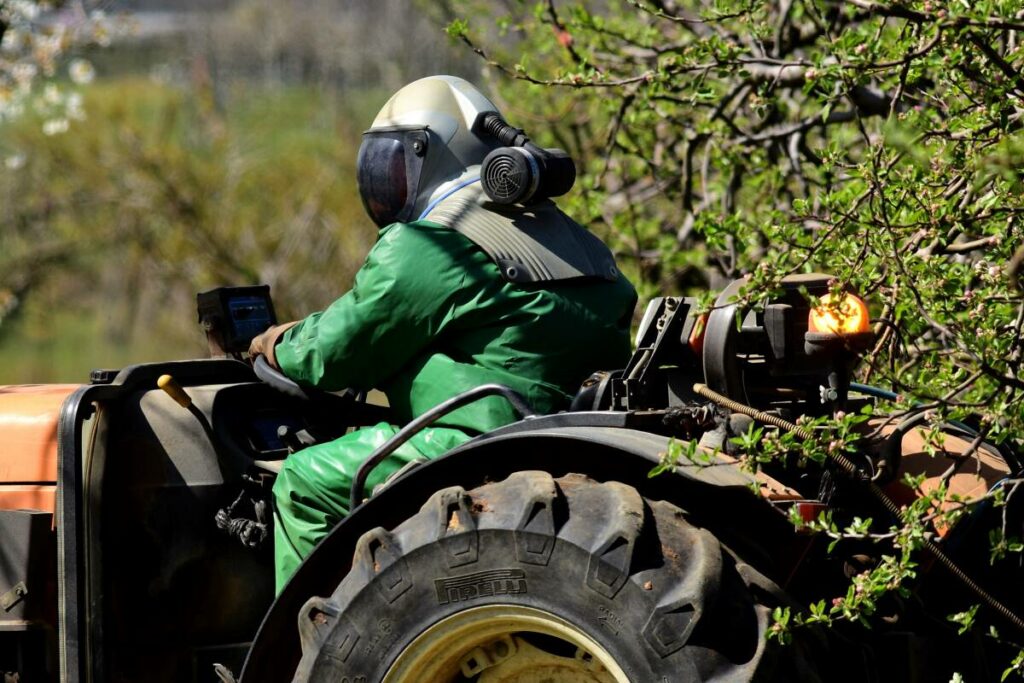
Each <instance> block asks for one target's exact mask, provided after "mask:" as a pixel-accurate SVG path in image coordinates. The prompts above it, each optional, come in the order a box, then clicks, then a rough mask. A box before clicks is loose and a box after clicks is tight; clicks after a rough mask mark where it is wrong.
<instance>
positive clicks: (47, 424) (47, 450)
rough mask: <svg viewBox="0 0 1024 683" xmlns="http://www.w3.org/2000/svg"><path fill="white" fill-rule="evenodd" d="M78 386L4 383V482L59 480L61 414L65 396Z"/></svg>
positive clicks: (0, 396)
mask: <svg viewBox="0 0 1024 683" xmlns="http://www.w3.org/2000/svg"><path fill="white" fill-rule="evenodd" d="M77 388H78V385H77V384H34V385H29V386H13V387H0V486H2V485H3V484H4V483H18V484H28V483H32V482H55V481H57V418H58V416H59V415H60V407H61V404H62V403H64V399H65V398H67V397H68V395H69V394H70V393H71V392H73V391H74V390H75V389H77ZM0 507H3V506H2V505H0Z"/></svg>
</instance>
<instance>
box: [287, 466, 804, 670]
mask: <svg viewBox="0 0 1024 683" xmlns="http://www.w3.org/2000/svg"><path fill="white" fill-rule="evenodd" d="M485 572H489V573H488V574H485ZM495 572H498V573H502V574H501V575H502V576H505V577H511V579H510V582H509V583H506V584H502V586H504V588H511V589H512V590H487V589H484V588H482V586H485V585H487V581H488V580H489V577H495V576H498V574H497V573H495ZM474 577H478V578H479V580H478V581H477V578H474ZM452 579H458V580H459V583H460V585H461V586H463V587H464V590H463V592H462V593H459V592H458V591H457V590H456V591H453V590H448V588H449V587H450V585H451V584H450V581H451V580H452ZM466 586H468V588H465V587H466ZM502 593H503V594H502ZM784 601H785V597H784V596H783V595H782V591H780V590H779V589H778V588H777V587H776V586H775V585H774V584H772V583H771V582H770V581H768V580H767V579H766V578H764V577H763V576H762V575H760V574H758V573H757V572H755V571H754V570H753V569H752V568H751V567H749V566H747V565H745V564H743V563H742V562H740V561H738V560H737V559H736V558H735V557H733V555H732V554H731V553H730V552H728V551H727V550H726V549H724V548H723V546H722V545H721V544H720V543H719V542H718V540H717V539H716V538H715V536H714V535H713V534H711V533H710V532H708V531H707V530H705V529H701V528H697V527H695V526H693V525H692V524H690V523H689V522H688V521H687V519H686V515H685V513H684V512H683V511H682V510H680V509H679V508H678V507H676V506H674V505H672V504H670V503H666V502H655V501H648V500H644V499H643V498H642V497H641V496H640V495H639V494H638V493H637V491H636V489H634V488H632V487H630V486H627V485H625V484H621V483H618V482H606V483H597V482H595V481H593V480H591V479H588V478H586V477H583V476H580V475H568V476H565V477H561V478H559V479H553V478H552V477H551V476H550V475H549V474H547V473H545V472H518V473H515V474H513V475H512V476H510V477H508V478H507V479H505V480H504V481H501V482H498V483H491V484H486V485H484V486H480V487H478V488H476V489H473V490H471V491H468V492H467V491H465V490H464V489H462V488H461V487H452V488H447V489H444V490H442V491H438V492H437V493H436V494H434V495H433V496H432V497H431V498H430V500H429V501H428V502H427V503H426V504H425V505H424V506H423V508H422V509H421V510H420V512H419V513H418V514H416V515H414V516H413V517H411V518H410V519H408V520H406V521H405V522H404V523H402V524H401V525H400V526H399V527H398V528H396V529H395V530H394V531H392V532H388V531H385V530H384V529H381V528H377V529H374V530H373V531H370V532H368V533H367V534H365V535H364V536H363V537H362V538H361V539H360V541H359V544H358V546H357V548H356V551H355V556H354V559H353V564H352V570H351V571H350V573H349V574H348V576H347V577H346V578H345V579H344V580H343V581H342V582H341V584H340V585H339V586H338V588H337V590H335V592H334V594H333V595H332V596H331V597H329V598H314V599H312V600H310V601H309V602H308V603H307V604H306V606H305V607H304V608H303V610H302V613H301V614H300V615H299V629H300V634H301V638H302V646H303V657H302V662H301V664H300V666H299V669H298V671H297V673H296V677H295V680H296V681H301V682H306V681H309V682H321V681H323V682H327V681H330V682H332V683H338V682H339V681H347V682H350V683H355V682H357V681H358V682H363V683H371V682H374V681H380V680H382V678H383V677H384V674H385V673H386V672H387V671H388V668H389V667H390V666H391V664H392V663H393V662H394V661H395V659H396V657H397V656H398V655H399V653H401V652H402V650H403V648H405V647H407V646H408V644H409V643H410V642H411V641H412V639H413V638H415V637H416V636H417V635H418V634H420V633H422V632H423V631H424V630H425V629H426V628H428V627H429V626H430V625H431V624H434V623H436V622H437V621H439V620H441V619H442V618H444V617H447V616H449V615H451V614H453V613H455V612H458V611H459V610H461V609H464V608H467V607H474V606H477V605H484V604H515V605H525V606H530V607H534V608H538V609H541V610H544V611H546V612H549V613H553V614H556V615H558V616H559V617H562V618H563V619H566V620H568V621H569V622H571V623H572V624H575V625H577V626H578V627H579V628H581V629H582V630H584V631H585V632H586V633H587V634H588V635H589V636H590V637H591V638H593V639H594V640H596V641H597V642H598V643H600V644H601V645H602V646H603V647H604V648H605V649H606V650H607V651H608V652H609V653H610V654H611V655H612V656H613V657H614V659H615V660H616V662H617V663H618V665H619V666H620V667H622V669H623V671H624V672H625V673H626V675H627V676H628V677H629V679H630V680H631V681H635V682H637V683H650V682H657V681H698V680H699V681H707V680H729V681H748V680H786V681H817V680H820V679H819V677H818V676H817V675H815V674H814V673H813V672H812V671H811V667H810V666H809V665H808V664H807V662H806V658H805V656H804V655H805V654H807V652H806V649H805V648H802V647H799V648H796V649H794V648H792V647H791V648H788V649H787V650H786V651H785V653H784V656H782V657H779V656H776V655H777V654H778V650H777V646H775V645H774V644H773V643H772V642H770V641H768V640H767V639H766V638H765V631H766V629H767V628H768V626H769V625H770V622H771V609H772V607H773V606H774V605H775V604H780V603H781V602H784ZM432 683H440V682H432Z"/></svg>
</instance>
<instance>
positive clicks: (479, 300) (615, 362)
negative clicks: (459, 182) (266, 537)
mask: <svg viewBox="0 0 1024 683" xmlns="http://www.w3.org/2000/svg"><path fill="white" fill-rule="evenodd" d="M635 304H636V292H635V290H634V289H633V286H632V285H631V284H630V283H629V281H628V280H626V279H625V278H624V277H622V276H621V275H619V276H618V279H617V280H615V281H607V280H599V279H581V280H569V281H563V282H557V283H547V284H545V285H521V284H512V283H509V282H507V281H505V280H504V279H503V278H502V277H501V274H500V273H499V270H498V267H497V266H496V265H495V264H494V263H493V262H492V261H491V260H490V258H489V257H488V256H487V254H486V253H485V252H484V251H483V250H482V249H480V248H479V247H477V246H476V245H475V244H473V243H472V242H471V241H470V240H469V239H467V238H466V237H464V236H463V235H461V234H459V233H458V232H455V231H454V230H451V229H449V228H445V227H442V226H440V225H437V224H434V223H430V222H415V223H408V224H404V223H395V224H393V225H390V226H388V227H386V228H384V229H383V230H381V232H380V236H379V239H378V241H377V243H376V245H375V246H374V247H373V249H372V250H371V251H370V254H369V256H368V257H367V259H366V262H365V263H364V264H363V266H362V268H361V269H360V270H359V272H358V273H357V274H356V279H355V284H354V285H353V287H352V289H351V290H350V291H349V292H348V293H347V294H345V295H344V296H343V297H341V298H340V299H338V300H337V301H335V302H334V303H333V304H332V305H331V306H330V307H329V308H327V309H326V310H324V311H323V312H320V313H314V314H312V315H310V316H309V317H308V318H306V319H305V320H303V321H301V322H300V323H299V324H297V325H296V326H295V327H293V328H291V329H290V330H288V331H287V332H286V333H285V334H284V336H283V337H282V339H281V341H280V342H279V343H278V345H277V347H276V349H275V354H276V360H277V363H278V365H279V366H280V367H281V370H282V371H283V372H284V374H286V375H287V376H288V377H291V378H292V379H295V380H296V381H299V382H301V383H305V384H309V385H313V386H316V387H319V388H321V389H325V390H329V391H333V390H339V389H343V388H347V387H351V388H357V389H363V390H368V389H371V388H377V389H380V390H382V391H383V392H384V393H385V394H386V395H387V397H388V400H389V403H390V405H391V409H392V410H393V412H394V417H395V420H396V421H397V422H399V423H404V422H407V421H408V420H411V419H412V418H414V417H416V416H418V415H420V414H422V413H424V412H426V411H427V410H429V409H430V408H432V407H434V406H435V405H437V404H438V403H441V402H442V401H444V400H446V399H448V398H451V397H452V396H455V395H456V394H459V393H462V392H464V391H466V390H468V389H472V388H473V387H477V386H480V385H481V384H488V383H492V382H496V383H500V384H505V385H507V386H509V387H511V388H512V389H514V390H516V391H518V392H519V393H521V394H522V395H523V396H524V397H526V399H527V401H528V402H529V403H530V404H531V405H532V406H533V408H534V409H535V410H537V411H538V412H541V413H551V412H557V411H558V410H564V409H565V408H567V407H568V404H569V401H570V398H571V396H572V394H574V393H575V391H576V390H577V389H578V388H579V386H580V384H581V382H582V381H583V380H584V379H586V378H587V377H588V376H589V375H590V374H591V373H592V372H594V371H595V370H599V369H614V368H620V367H623V366H624V365H625V363H626V361H627V359H628V357H629V329H630V321H631V317H632V312H633V307H634V306H635ZM515 419H516V416H515V413H514V412H513V411H512V410H511V408H510V407H509V405H508V404H507V402H506V401H505V400H504V399H501V398H499V397H490V398H487V399H484V400H481V401H478V402H477V403H474V404H471V405H468V406H466V407H464V408H461V409H459V410H457V411H454V412H452V413H450V414H449V415H447V416H445V417H444V418H442V419H441V420H440V421H439V422H437V423H435V425H434V426H433V427H431V428H427V429H425V430H423V431H421V432H420V433H419V434H417V435H416V436H414V437H413V438H412V440H410V441H409V442H408V443H406V444H405V445H404V446H402V448H400V449H399V450H398V451H397V452H396V453H395V454H394V455H392V456H391V457H390V458H389V459H388V460H387V461H385V462H384V463H383V464H381V466H379V467H377V468H376V469H375V470H374V471H373V474H372V475H371V476H370V479H369V481H368V482H367V490H370V489H372V488H373V486H375V485H377V484H379V483H381V482H382V481H384V480H385V479H386V478H387V477H388V476H389V475H391V474H392V473H394V472H395V471H397V470H398V469H399V468H400V467H402V466H403V465H404V464H405V463H407V462H409V461H411V460H415V459H418V458H434V457H437V456H439V455H441V454H443V453H444V452H446V451H448V450H450V449H451V448H453V447H455V446H457V445H458V444H460V443H463V442H464V441H467V440H468V439H470V438H472V436H474V435H476V434H479V433H482V432H486V431H488V430H492V429H495V428H497V427H500V426H502V425H505V424H508V423H510V422H513V421H515ZM396 431H397V428H396V427H395V426H393V425H389V424H379V425H376V426H374V427H366V428H362V429H359V430H357V431H354V432H352V433H349V434H347V435H345V436H343V437H342V438H340V439H337V440H335V441H332V442H330V443H324V444H319V445H316V446H313V447H310V448H307V449H305V450H303V451H299V452H298V453H295V454H293V455H291V456H289V458H288V459H287V460H286V461H285V463H284V467H283V469H282V471H281V474H280V476H279V477H278V479H277V482H276V484H275V485H274V496H275V499H276V504H277V515H278V516H277V520H276V521H277V523H276V524H275V539H274V548H275V555H276V558H275V559H276V568H277V587H278V590H279V591H280V589H281V588H283V586H284V584H285V582H286V581H287V580H288V578H289V577H290V576H291V575H292V573H293V572H294V571H295V569H296V568H297V567H298V565H299V563H300V562H301V561H302V559H303V558H305V557H306V555H308V554H309V552H310V551H311V550H312V549H313V547H314V546H315V545H316V544H317V542H319V540H320V539H321V538H323V536H324V535H326V534H327V532H328V531H330V529H331V528H332V527H333V526H334V525H335V524H337V523H338V522H339V521H340V520H341V519H342V518H343V517H344V515H345V514H346V513H347V511H348V508H349V489H350V486H351V482H352V478H353V476H354V474H355V472H356V470H357V469H358V467H359V465H360V464H361V463H362V462H363V461H364V460H365V459H366V458H367V457H368V456H369V455H370V454H371V453H372V452H373V451H374V449H376V448H377V447H378V446H380V445H381V444H383V443H384V442H385V441H387V439H389V438H390V437H391V436H393V435H394V434H395V433H396Z"/></svg>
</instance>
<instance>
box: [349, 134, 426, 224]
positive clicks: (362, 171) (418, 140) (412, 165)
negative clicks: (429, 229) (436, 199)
mask: <svg viewBox="0 0 1024 683" xmlns="http://www.w3.org/2000/svg"><path fill="white" fill-rule="evenodd" d="M426 155H427V130H426V128H425V127H423V126H415V127H412V126H409V127H406V126H395V127H391V128H375V129H372V130H368V131H366V132H365V133H363V142H362V144H361V145H360V146H359V156H358V157H357V159H356V182H357V184H358V185H359V196H360V197H361V198H362V200H363V206H364V207H365V208H366V213H367V214H369V216H370V218H371V219H373V222H374V223H376V224H377V225H378V226H380V227H384V226H385V225H389V224H391V223H394V222H396V221H403V222H404V221H409V220H410V219H411V218H412V212H413V209H414V208H415V206H416V197H417V193H418V192H419V184H420V173H421V171H422V170H423V159H424V157H426Z"/></svg>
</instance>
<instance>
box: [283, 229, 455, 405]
mask: <svg viewBox="0 0 1024 683" xmlns="http://www.w3.org/2000/svg"><path fill="white" fill-rule="evenodd" d="M438 229H439V228H438ZM436 230H437V229H433V228H431V227H429V226H423V225H407V224H402V223H396V224H394V225H391V226H388V227H387V228H385V229H384V230H382V231H381V235H380V238H379V239H378V241H377V243H376V244H375V245H374V247H373V249H372V250H371V251H370V253H369V255H368V256H367V258H366V262H365V263H364V264H363V266H362V268H360V269H359V272H358V273H356V278H355V283H354V285H353V286H352V289H351V290H349V292H348V293H347V294H345V295H344V296H342V297H341V298H340V299H338V300H337V301H335V302H334V303H333V304H331V305H330V306H329V307H328V308H327V309H326V310H324V311H322V312H319V313H314V314H312V315H310V316H309V317H307V318H306V319H304V320H302V321H301V322H300V323H299V324H298V325H296V326H295V327H293V328H292V329H290V330H288V331H287V332H286V333H285V335H284V336H283V338H282V339H281V341H280V342H279V343H278V345H277V347H276V350H275V354H276V358H277V362H278V365H280V367H281V370H282V371H283V372H284V374H285V375H287V376H288V377H290V378H292V379H294V380H296V381H299V382H303V383H306V384H310V385H313V386H316V387H319V388H321V389H325V390H327V391H337V390H339V389H343V388H346V387H352V388H357V389H371V388H374V387H378V386H379V385H380V383H381V382H382V381H385V380H386V379H387V378H388V377H390V376H392V375H393V374H394V373H395V372H396V371H398V370H399V369H400V368H401V367H402V366H403V365H405V364H406V363H407V362H408V361H409V360H410V359H412V358H414V357H415V356H416V355H417V354H419V353H420V352H421V351H422V350H423V349H424V348H425V347H426V346H427V345H428V344H429V343H430V341H431V340H432V339H433V338H434V337H435V336H436V335H437V334H439V333H440V331H441V330H442V329H443V327H444V326H445V324H446V323H447V322H448V321H449V320H450V318H451V315H452V309H453V308H454V306H455V302H454V297H455V296H456V293H457V292H458V291H459V287H460V285H461V279H462V278H463V277H464V275H463V274H462V272H461V269H460V268H459V267H458V264H456V263H454V262H453V256H452V255H451V254H448V253H447V252H446V251H445V250H444V249H442V248H441V246H440V245H439V243H438V241H437V240H436V239H434V238H433V233H434V232H435V231H436Z"/></svg>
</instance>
